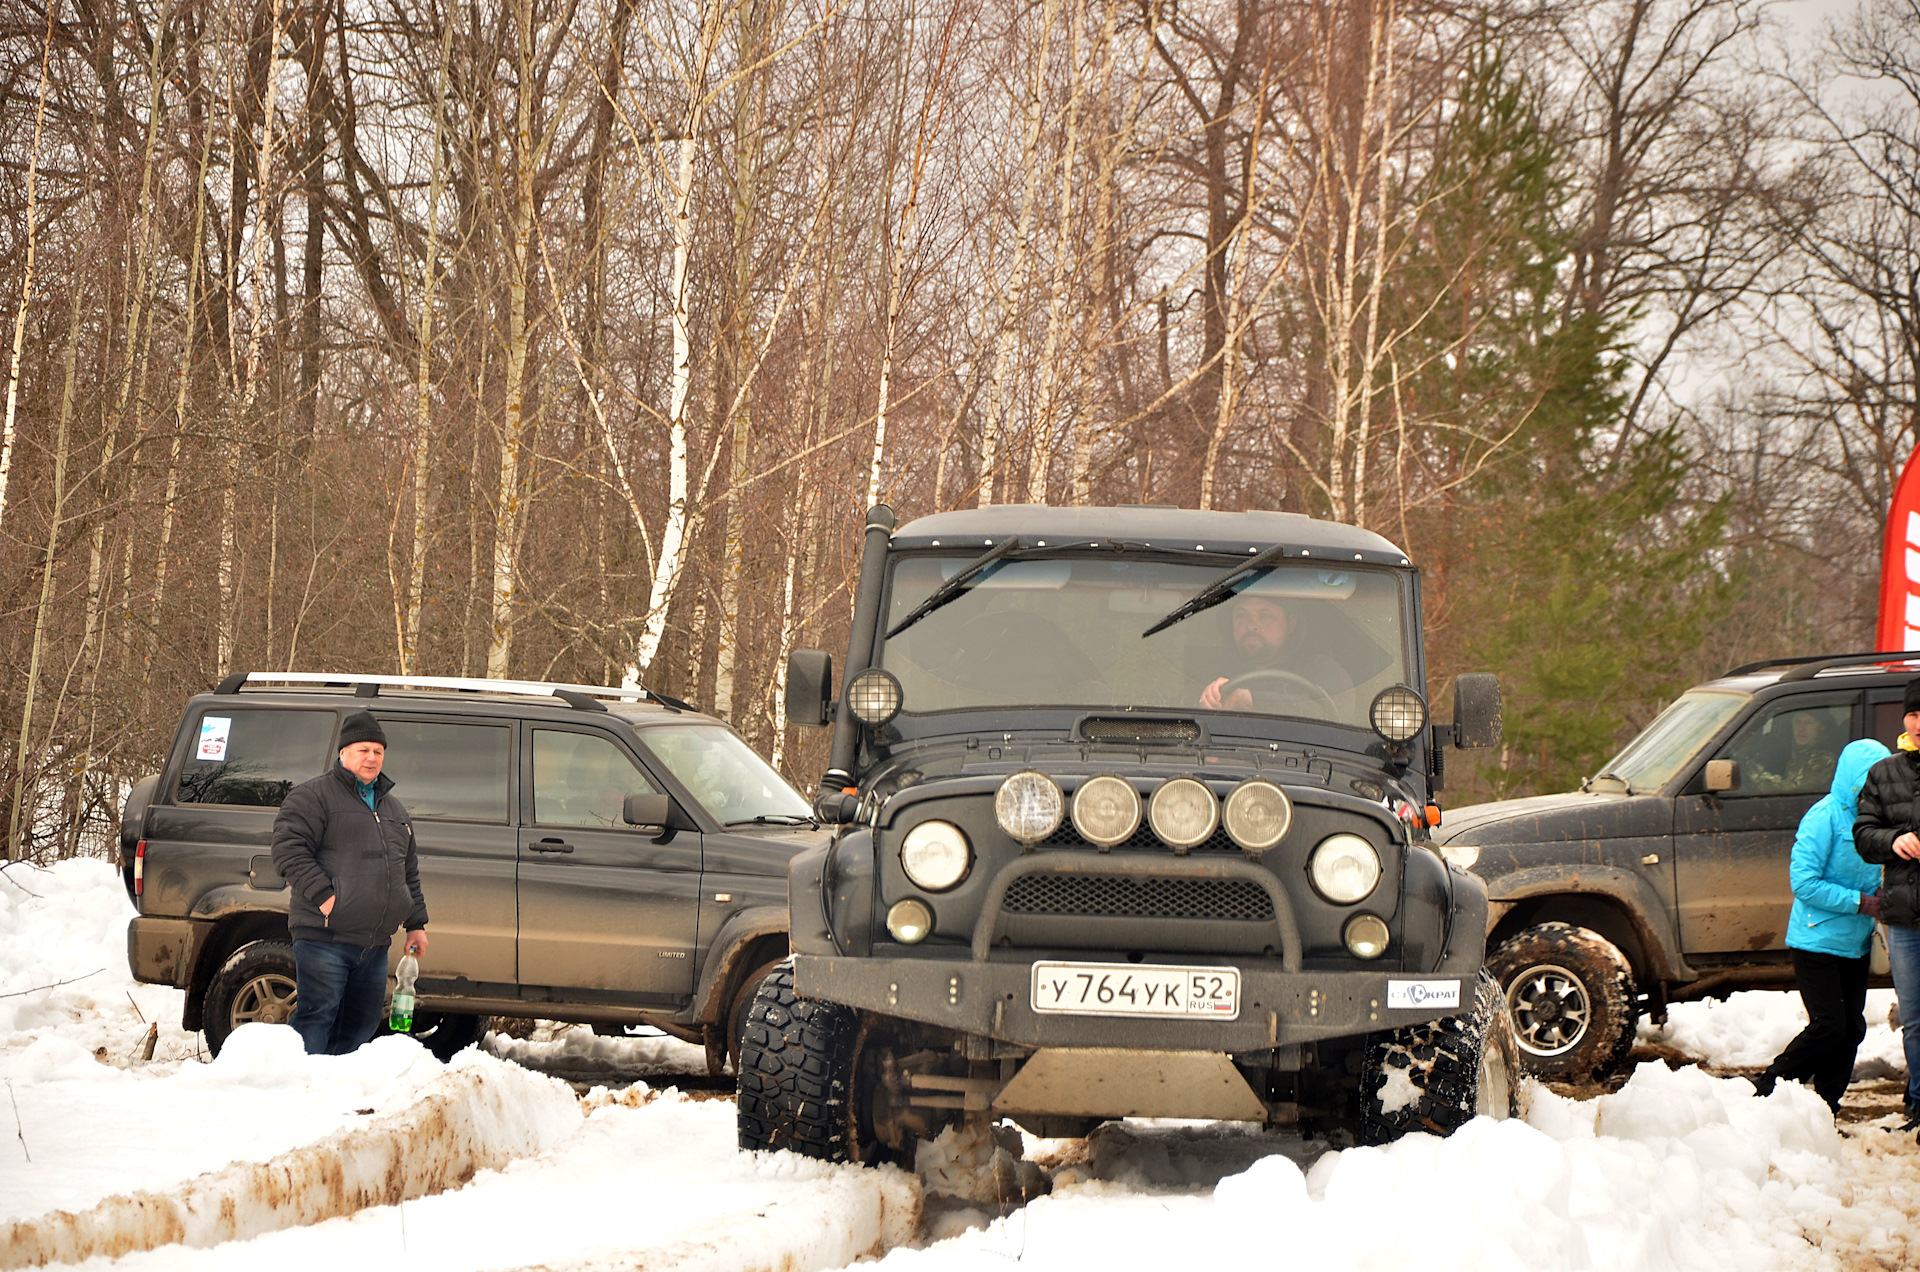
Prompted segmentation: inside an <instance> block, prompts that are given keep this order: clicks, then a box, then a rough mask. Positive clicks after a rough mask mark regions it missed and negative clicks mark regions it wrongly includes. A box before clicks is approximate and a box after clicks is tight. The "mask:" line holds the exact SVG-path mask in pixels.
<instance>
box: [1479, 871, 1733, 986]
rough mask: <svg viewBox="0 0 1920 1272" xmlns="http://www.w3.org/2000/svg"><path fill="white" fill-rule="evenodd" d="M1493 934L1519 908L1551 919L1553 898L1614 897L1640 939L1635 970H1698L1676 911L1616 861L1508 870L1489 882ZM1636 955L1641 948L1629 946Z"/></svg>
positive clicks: (1670, 973) (1678, 976)
mask: <svg viewBox="0 0 1920 1272" xmlns="http://www.w3.org/2000/svg"><path fill="white" fill-rule="evenodd" d="M1487 896H1488V900H1489V901H1490V903H1491V904H1489V905H1488V907H1487V936H1488V939H1489V941H1491V939H1492V937H1493V934H1494V931H1495V929H1496V928H1498V927H1499V926H1500V925H1501V921H1502V920H1503V919H1505V918H1506V917H1507V916H1508V915H1509V914H1511V913H1512V912H1513V911H1514V910H1515V909H1517V908H1520V907H1523V906H1524V907H1525V908H1526V909H1528V910H1529V911H1533V912H1535V914H1536V916H1537V917H1535V918H1534V919H1533V920H1532V921H1533V922H1547V921H1550V920H1552V919H1554V918H1556V917H1558V916H1556V915H1555V914H1554V906H1553V902H1554V901H1555V900H1557V899H1560V898H1565V899H1567V900H1568V901H1573V900H1574V899H1576V898H1579V899H1588V898H1591V899H1597V900H1601V901H1603V902H1611V903H1612V904H1611V909H1613V910H1614V911H1616V912H1618V913H1619V914H1620V916H1621V917H1622V918H1623V919H1624V920H1625V922H1626V923H1627V925H1628V926H1629V927H1630V928H1631V929H1632V931H1633V935H1634V939H1635V940H1637V941H1638V942H1639V944H1640V949H1639V951H1638V954H1639V959H1638V960H1637V961H1638V962H1640V963H1641V964H1642V965H1641V966H1636V967H1635V968H1634V971H1635V973H1636V975H1638V976H1639V977H1640V978H1641V979H1642V981H1643V982H1644V981H1646V980H1648V979H1652V980H1660V981H1688V980H1692V979H1693V978H1694V976H1695V975H1696V973H1695V972H1694V970H1693V969H1692V968H1691V967H1689V966H1688V965H1687V962H1686V960H1685V959H1684V958H1682V957H1681V956H1680V951H1679V950H1678V949H1676V948H1675V946H1674V942H1673V936H1672V934H1673V930H1674V922H1673V915H1672V914H1671V913H1669V912H1668V910H1667V906H1666V903H1665V902H1664V901H1662V900H1661V899H1660V895H1659V894H1658V893H1656V892H1655V891H1654V890H1653V888H1652V887H1651V886H1650V885H1649V884H1648V883H1647V881H1646V880H1645V879H1644V878H1642V877H1641V876H1639V875H1637V874H1635V873H1633V872H1632V871H1630V870H1622V869H1619V868H1618V867H1615V866H1599V865H1583V866H1572V867H1570V866H1564V865H1554V866H1535V867H1526V868H1522V869H1519V870H1512V871H1508V872H1507V873H1505V874H1502V875H1499V876H1497V877H1496V878H1494V879H1491V880H1489V881H1488V882H1487ZM1623 953H1625V954H1626V955H1627V956H1628V958H1629V959H1633V958H1634V956H1635V953H1636V952H1635V951H1633V950H1625V951H1623Z"/></svg>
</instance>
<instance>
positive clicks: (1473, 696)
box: [1453, 671, 1500, 751]
mask: <svg viewBox="0 0 1920 1272" xmlns="http://www.w3.org/2000/svg"><path fill="white" fill-rule="evenodd" d="M1453 744H1454V745H1455V746H1457V747H1459V748H1460V749H1461V750H1463V751H1465V750H1474V749H1478V748H1481V747H1489V746H1498V745H1499V744H1500V677H1498V676H1496V675H1493V674H1491V673H1490V672H1485V671H1470V672H1467V673H1465V674H1464V675H1462V676H1460V677H1459V678H1458V679H1456V680H1455V681H1454V682H1453Z"/></svg>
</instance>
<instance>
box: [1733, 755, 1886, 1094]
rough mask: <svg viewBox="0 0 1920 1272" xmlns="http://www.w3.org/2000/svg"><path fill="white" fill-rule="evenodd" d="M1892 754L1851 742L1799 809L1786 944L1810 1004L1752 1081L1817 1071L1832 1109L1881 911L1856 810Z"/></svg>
mask: <svg viewBox="0 0 1920 1272" xmlns="http://www.w3.org/2000/svg"><path fill="white" fill-rule="evenodd" d="M1888 754H1889V752H1888V750H1887V748H1886V747H1884V746H1882V745H1881V744H1880V743H1878V742H1875V741H1874V740H1873V739H1871V738H1862V739H1861V740H1860V741H1858V742H1850V743H1848V744H1847V747H1846V749H1845V750H1843V751H1841V752H1840V761H1839V763H1838V764H1837V765H1836V766H1835V767H1834V774H1833V789H1832V790H1831V791H1829V792H1828V793H1827V794H1826V795H1825V796H1824V797H1822V798H1821V799H1820V800H1819V801H1818V802H1817V803H1815V804H1814V806H1813V807H1812V808H1809V809H1808V810H1807V815H1806V816H1805V817H1802V818H1801V819H1800V829H1799V831H1798V832H1797V833H1795V835H1794V837H1793V861H1792V865H1791V866H1790V867H1789V870H1788V874H1789V877H1790V879H1791V881H1792V884H1793V912H1792V913H1791V914H1790V915H1788V916H1787V949H1788V950H1789V952H1790V953H1791V954H1792V956H1793V978H1794V982H1795V984H1796V986H1797V987H1798V988H1799V990H1800V1001H1801V1002H1803V1003H1805V1004H1806V1007H1807V1027H1806V1028H1805V1029H1802V1030H1801V1031H1800V1032H1799V1034H1798V1035H1796V1036H1795V1037H1794V1040H1793V1041H1792V1042H1789V1043H1788V1044H1787V1045H1786V1049H1785V1050H1783V1051H1782V1052H1781V1053H1780V1054H1779V1055H1777V1056H1775V1057H1774V1058H1773V1063H1772V1064H1770V1065H1768V1066H1767V1068H1766V1072H1764V1073H1762V1074H1761V1075H1760V1077H1759V1078H1758V1079H1757V1080H1756V1081H1755V1082H1754V1087H1755V1089H1756V1090H1758V1091H1759V1092H1760V1094H1761V1095H1767V1094H1770V1093H1771V1092H1772V1091H1773V1087H1774V1084H1775V1083H1776V1082H1778V1081H1779V1080H1780V1079H1782V1078H1786V1079H1788V1080H1789V1081H1800V1082H1805V1081H1811V1082H1812V1084H1813V1089H1814V1091H1815V1093H1816V1094H1818V1095H1819V1097H1820V1098H1821V1099H1823V1100H1825V1101H1826V1102H1827V1105H1828V1106H1829V1107H1830V1108H1832V1109H1833V1111H1834V1112H1835V1113H1838V1112H1839V1111H1840V1097H1841V1096H1843V1095H1845V1094H1846V1092H1847V1083H1848V1082H1850V1081H1851V1080H1852V1079H1853V1056H1854V1053H1855V1052H1856V1051H1858V1050H1859V1049H1860V1040H1861V1039H1862V1038H1864V1037H1866V1036H1867V1017H1866V1006H1867V953H1868V949H1869V947H1870V946H1871V945H1872V943H1873V922H1874V920H1875V919H1877V918H1879V917H1880V867H1879V866H1875V865H1869V864H1868V863H1867V862H1865V861H1862V860H1861V859H1860V854H1859V853H1857V852H1855V851H1854V847H1853V820H1854V813H1855V809H1856V808H1857V806H1858V805H1859V803H1860V788H1861V786H1862V785H1864V784H1865V783H1866V780H1867V770H1868V769H1870V768H1872V767H1873V766H1874V765H1875V764H1876V763H1878V762H1879V761H1880V760H1882V759H1885V758H1886V757H1887V755H1888Z"/></svg>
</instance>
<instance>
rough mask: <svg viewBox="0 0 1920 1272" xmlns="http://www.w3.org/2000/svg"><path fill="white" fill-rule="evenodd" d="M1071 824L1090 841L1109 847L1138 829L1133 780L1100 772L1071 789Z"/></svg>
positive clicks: (1129, 837)
mask: <svg viewBox="0 0 1920 1272" xmlns="http://www.w3.org/2000/svg"><path fill="white" fill-rule="evenodd" d="M1073 828H1074V829H1075V830H1077V831H1079V832H1080V837H1081V838H1082V839H1084V840H1086V841H1087V842H1088V843H1090V844H1099V845H1100V846H1101V847H1102V848H1111V847H1113V846H1114V845H1115V844H1120V843H1125V842H1126V841H1127V840H1129V839H1131V838H1132V837H1133V832H1134V831H1136V830H1138V829H1140V796H1139V793H1138V792H1136V791H1135V790H1134V789H1133V783H1131V782H1128V781H1126V780H1124V779H1122V778H1118V777H1114V776H1113V775H1112V774H1103V775H1101V776H1100V777H1096V778H1094V779H1093V780H1092V781H1089V782H1085V783H1082V784H1081V787H1080V789H1079V790H1077V791H1075V792H1074V793H1073Z"/></svg>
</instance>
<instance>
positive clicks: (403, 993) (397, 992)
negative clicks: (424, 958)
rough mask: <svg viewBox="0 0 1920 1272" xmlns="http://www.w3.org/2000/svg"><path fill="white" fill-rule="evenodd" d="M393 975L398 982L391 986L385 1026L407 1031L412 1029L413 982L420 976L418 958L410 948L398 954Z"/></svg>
mask: <svg viewBox="0 0 1920 1272" xmlns="http://www.w3.org/2000/svg"><path fill="white" fill-rule="evenodd" d="M393 975H394V979H395V980H396V981H397V982H398V983H397V984H396V985H395V986H394V988H393V1006H392V1007H391V1008H390V1009H389V1010H388V1012H387V1028H389V1029H391V1030H393V1032H395V1033H408V1032H410V1031H411V1030H412V1029H413V983H414V981H416V980H418V979H419V976H420V960H419V959H417V958H415V957H414V956H413V951H412V950H408V951H407V952H406V953H405V954H402V955H401V956H400V966H399V967H398V968H396V969H395V971H394V973H393Z"/></svg>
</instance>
